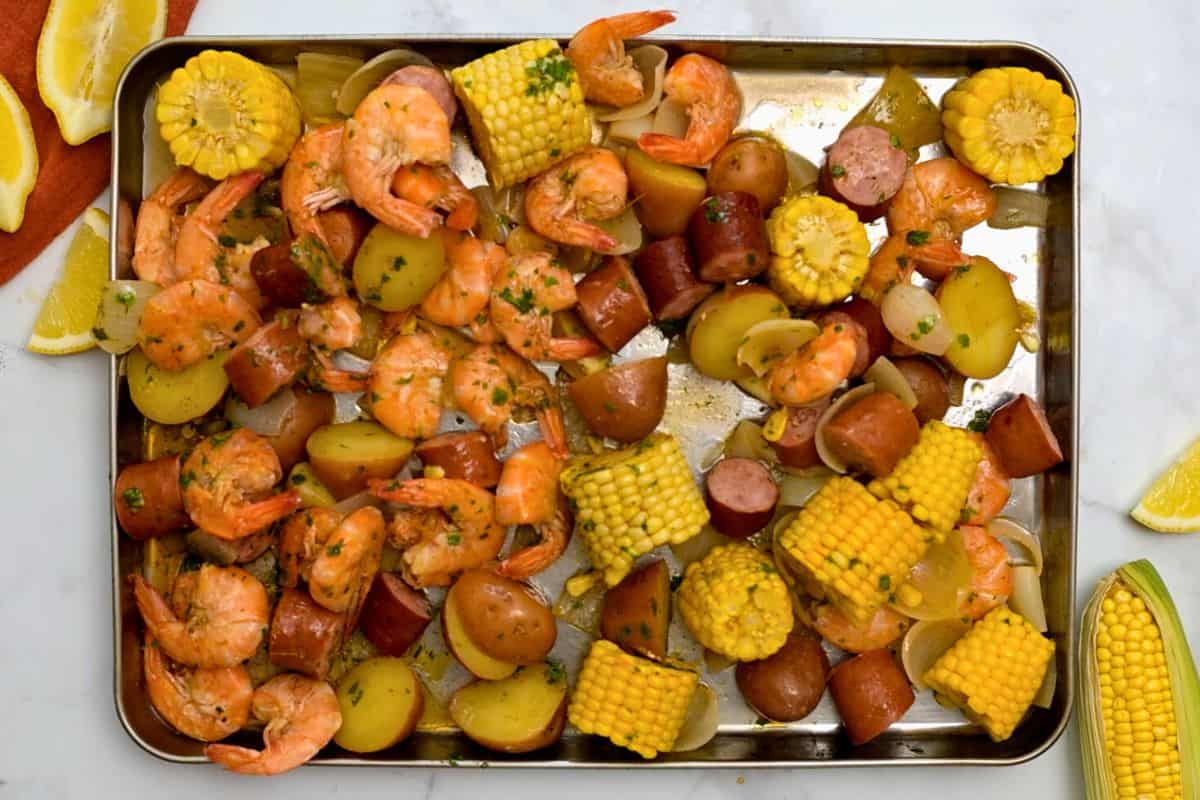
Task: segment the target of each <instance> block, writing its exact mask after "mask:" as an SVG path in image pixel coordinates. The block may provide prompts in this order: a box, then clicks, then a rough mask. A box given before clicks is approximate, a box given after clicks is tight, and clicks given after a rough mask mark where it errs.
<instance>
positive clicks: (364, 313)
mask: <svg viewBox="0 0 1200 800" xmlns="http://www.w3.org/2000/svg"><path fill="white" fill-rule="evenodd" d="M358 315H359V316H360V317H361V318H362V335H361V336H359V337H358V341H357V342H355V343H354V346H353V347H351V348H349V350H350V352H351V353H353V354H354V355H356V356H358V357H359V358H365V359H366V360H367V361H370V360H371V359H373V358H375V354H376V353H378V352H379V348H380V346H381V345H382V344H383V312H382V311H380V310H379V309H378V308H376V307H375V306H368V305H365V304H359V306H358Z"/></svg>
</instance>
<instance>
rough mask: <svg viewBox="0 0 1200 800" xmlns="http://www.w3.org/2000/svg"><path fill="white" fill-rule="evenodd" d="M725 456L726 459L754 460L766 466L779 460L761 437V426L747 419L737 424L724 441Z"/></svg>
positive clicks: (773, 449)
mask: <svg viewBox="0 0 1200 800" xmlns="http://www.w3.org/2000/svg"><path fill="white" fill-rule="evenodd" d="M725 455H726V456H727V457H728V458H754V459H758V460H759V461H762V462H764V463H767V464H774V463H776V462H777V461H778V460H779V457H778V456H777V455H776V453H775V448H773V447H771V445H770V444H768V443H767V440H766V439H764V438H763V435H762V425H759V424H758V423H757V422H753V421H751V420H748V419H744V420H742V421H741V422H739V423H738V424H737V425H736V426H735V427H734V429H733V433H731V434H729V438H728V439H726V440H725Z"/></svg>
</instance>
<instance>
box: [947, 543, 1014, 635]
mask: <svg viewBox="0 0 1200 800" xmlns="http://www.w3.org/2000/svg"><path fill="white" fill-rule="evenodd" d="M958 530H959V532H960V533H961V534H962V539H963V547H964V548H966V551H967V561H968V562H970V564H971V570H972V575H971V583H970V585H969V586H968V588H967V591H966V594H965V595H961V594H960V598H959V607H958V610H959V613H960V614H962V615H963V616H964V617H970V618H971V619H979V618H980V617H982V616H983V615H984V614H986V613H987V612H989V611H991V610H992V609H993V608H995V607H996V606H998V605H1001V604H1003V603H1004V602H1005V601H1007V600H1008V596H1009V595H1010V594H1012V589H1013V575H1012V567H1011V566H1010V565H1009V563H1008V549H1007V548H1006V547H1005V546H1004V544H1003V543H1002V542H1001V541H1000V540H999V539H997V538H996V537H995V536H992V535H991V534H990V533H988V532H987V530H986V529H984V528H979V527H976V526H974V525H961V526H959V529H958ZM959 591H960V593H961V592H962V590H961V589H960V590H959Z"/></svg>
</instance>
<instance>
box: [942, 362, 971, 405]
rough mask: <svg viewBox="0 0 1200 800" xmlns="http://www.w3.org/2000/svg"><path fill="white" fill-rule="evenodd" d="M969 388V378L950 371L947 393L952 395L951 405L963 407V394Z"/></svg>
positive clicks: (947, 380)
mask: <svg viewBox="0 0 1200 800" xmlns="http://www.w3.org/2000/svg"><path fill="white" fill-rule="evenodd" d="M966 388H967V378H966V376H965V375H963V374H962V373H961V372H955V371H954V370H949V371H947V373H946V391H947V392H948V393H949V395H950V405H952V406H961V405H962V404H963V393H964V392H965V391H966Z"/></svg>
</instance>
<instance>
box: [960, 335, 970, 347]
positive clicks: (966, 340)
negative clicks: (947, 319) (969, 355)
mask: <svg viewBox="0 0 1200 800" xmlns="http://www.w3.org/2000/svg"><path fill="white" fill-rule="evenodd" d="M958 346H959V347H970V346H971V337H970V336H968V335H967V334H965V333H960V334H959V335H958Z"/></svg>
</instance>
